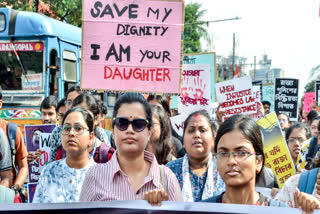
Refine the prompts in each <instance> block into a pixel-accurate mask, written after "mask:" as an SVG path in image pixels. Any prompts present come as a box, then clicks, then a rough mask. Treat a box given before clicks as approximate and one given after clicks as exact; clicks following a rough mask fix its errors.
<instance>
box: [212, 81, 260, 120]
mask: <svg viewBox="0 0 320 214" xmlns="http://www.w3.org/2000/svg"><path fill="white" fill-rule="evenodd" d="M216 92H217V99H218V102H219V103H220V104H221V110H223V111H225V117H224V120H226V119H227V118H229V117H231V116H232V115H234V114H246V115H248V114H254V113H256V112H257V105H256V101H255V98H254V97H253V92H252V82H251V78H250V76H245V77H240V78H236V79H232V80H229V81H224V82H221V83H216Z"/></svg>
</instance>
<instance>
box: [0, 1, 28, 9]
mask: <svg viewBox="0 0 320 214" xmlns="http://www.w3.org/2000/svg"><path fill="white" fill-rule="evenodd" d="M30 2H31V3H30ZM8 6H10V7H12V8H13V9H15V10H23V11H32V1H30V0H18V1H17V0H5V1H1V2H0V7H8Z"/></svg>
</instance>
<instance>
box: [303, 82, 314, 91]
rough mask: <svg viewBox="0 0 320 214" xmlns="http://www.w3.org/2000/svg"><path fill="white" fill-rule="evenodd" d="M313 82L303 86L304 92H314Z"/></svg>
mask: <svg viewBox="0 0 320 214" xmlns="http://www.w3.org/2000/svg"><path fill="white" fill-rule="evenodd" d="M315 82H316V81H315V80H312V81H311V82H308V83H307V84H306V85H305V86H304V92H305V93H306V92H315V85H314V84H315Z"/></svg>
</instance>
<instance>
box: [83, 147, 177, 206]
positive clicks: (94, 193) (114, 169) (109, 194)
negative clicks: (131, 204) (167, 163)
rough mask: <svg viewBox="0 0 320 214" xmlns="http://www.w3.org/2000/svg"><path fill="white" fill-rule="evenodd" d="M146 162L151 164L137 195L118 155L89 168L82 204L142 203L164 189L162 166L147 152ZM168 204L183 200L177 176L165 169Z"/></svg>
mask: <svg viewBox="0 0 320 214" xmlns="http://www.w3.org/2000/svg"><path fill="white" fill-rule="evenodd" d="M144 159H145V160H146V161H148V162H150V163H151V166H150V170H149V173H148V176H147V177H145V179H144V181H143V184H142V185H141V186H140V187H139V189H138V191H137V192H134V190H133V188H132V186H131V184H130V181H129V177H128V176H127V175H126V174H125V173H124V172H123V171H122V170H121V169H120V166H119V163H118V158H117V153H114V154H113V156H112V158H111V160H110V161H109V162H107V163H106V164H97V165H95V166H93V167H91V168H90V169H89V171H88V172H87V175H86V177H85V179H84V182H83V186H82V190H81V194H80V201H113V200H143V196H144V194H145V193H146V192H149V191H151V190H154V189H163V187H162V184H161V176H160V167H159V164H158V162H157V160H156V158H155V156H154V155H153V154H151V153H150V152H147V151H145V152H144ZM164 174H165V177H166V183H167V189H166V192H167V193H168V198H169V201H182V194H181V190H180V186H179V183H178V180H177V178H176V176H175V175H174V174H173V173H172V171H171V170H170V169H169V168H167V167H164Z"/></svg>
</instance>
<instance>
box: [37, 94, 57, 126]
mask: <svg viewBox="0 0 320 214" xmlns="http://www.w3.org/2000/svg"><path fill="white" fill-rule="evenodd" d="M57 104H58V100H57V98H56V97H55V96H53V95H51V96H48V97H46V98H44V100H43V101H42V103H41V105H40V112H41V119H42V124H56V123H57Z"/></svg>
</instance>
